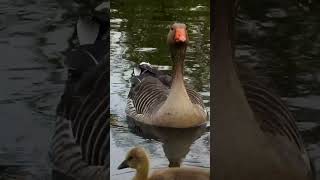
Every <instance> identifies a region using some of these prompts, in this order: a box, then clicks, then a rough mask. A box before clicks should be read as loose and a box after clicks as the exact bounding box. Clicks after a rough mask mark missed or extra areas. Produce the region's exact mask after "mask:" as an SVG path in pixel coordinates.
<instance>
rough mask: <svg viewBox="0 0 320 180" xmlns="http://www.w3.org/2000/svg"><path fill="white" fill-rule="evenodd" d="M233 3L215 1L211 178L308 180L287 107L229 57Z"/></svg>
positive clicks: (304, 158) (303, 152) (307, 168)
mask: <svg viewBox="0 0 320 180" xmlns="http://www.w3.org/2000/svg"><path fill="white" fill-rule="evenodd" d="M233 3H234V1H233V0H223V1H222V0H221V1H214V3H213V17H212V21H213V22H212V25H213V31H212V32H211V33H212V34H211V37H212V38H213V44H214V46H213V51H212V52H213V53H212V55H213V63H212V64H211V68H212V70H213V71H212V77H213V78H212V79H211V80H212V81H211V83H212V85H213V89H212V95H213V96H212V97H213V98H214V108H213V121H214V129H215V134H214V136H213V138H212V141H211V142H212V143H213V144H212V146H213V147H215V153H214V156H213V158H212V161H211V163H212V164H214V169H213V178H214V179H219V180H247V179H255V180H270V179H272V180H285V179H288V180H289V179H290V180H311V179H313V171H312V166H311V164H310V160H309V157H308V154H307V152H306V149H305V148H304V146H303V142H302V139H301V137H300V134H299V132H298V128H297V126H296V124H295V120H294V118H293V116H292V114H291V113H290V111H289V110H288V107H287V106H286V105H285V104H284V102H282V100H281V99H280V97H278V96H277V95H276V93H274V91H273V90H271V89H270V88H269V86H268V85H265V84H264V83H263V82H262V81H261V80H260V79H259V78H258V77H257V76H256V75H255V74H254V73H253V71H251V70H250V69H249V68H246V67H244V66H243V65H242V66H241V65H239V64H235V63H234V62H233V54H234V52H233V40H232V39H233V38H232V37H233V23H234V16H235V11H234V7H233Z"/></svg>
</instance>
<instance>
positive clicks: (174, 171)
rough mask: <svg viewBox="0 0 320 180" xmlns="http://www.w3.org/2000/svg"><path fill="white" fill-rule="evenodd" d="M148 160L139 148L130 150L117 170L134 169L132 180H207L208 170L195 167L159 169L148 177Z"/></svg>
mask: <svg viewBox="0 0 320 180" xmlns="http://www.w3.org/2000/svg"><path fill="white" fill-rule="evenodd" d="M149 166H150V165H149V158H148V155H147V153H146V152H145V150H144V149H143V148H141V147H135V148H133V149H131V150H130V151H129V152H128V154H127V156H126V158H125V160H124V161H123V162H122V163H121V164H120V165H119V167H118V169H124V168H129V167H130V168H134V169H136V171H137V172H136V175H135V176H134V178H133V180H157V179H161V180H175V179H185V180H188V179H190V180H191V179H192V180H209V179H210V172H209V170H206V169H203V168H196V167H182V168H166V169H160V170H157V171H155V172H153V173H152V174H151V175H149Z"/></svg>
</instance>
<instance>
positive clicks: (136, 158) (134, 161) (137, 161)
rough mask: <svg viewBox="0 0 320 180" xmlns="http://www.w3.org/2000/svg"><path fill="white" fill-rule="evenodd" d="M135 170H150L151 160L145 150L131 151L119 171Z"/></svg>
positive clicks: (136, 149) (136, 148)
mask: <svg viewBox="0 0 320 180" xmlns="http://www.w3.org/2000/svg"><path fill="white" fill-rule="evenodd" d="M125 168H133V169H136V170H138V171H139V170H148V168H149V158H148V155H147V153H146V152H145V150H144V149H143V148H141V147H135V148H133V149H131V150H130V151H129V152H128V154H127V156H126V158H125V160H124V161H123V162H122V163H121V164H120V165H119V167H118V169H125Z"/></svg>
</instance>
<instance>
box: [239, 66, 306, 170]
mask: <svg viewBox="0 0 320 180" xmlns="http://www.w3.org/2000/svg"><path fill="white" fill-rule="evenodd" d="M237 69H238V74H239V77H240V80H241V82H242V86H243V88H244V92H245V95H246V97H247V100H248V103H249V105H250V107H251V109H252V111H253V113H254V115H255V117H256V120H257V121H258V122H259V124H260V128H261V130H262V131H263V132H265V133H268V134H271V135H272V136H277V137H280V136H281V137H285V138H286V139H287V140H288V141H290V142H291V143H293V144H294V145H295V146H296V147H297V149H298V151H299V152H300V153H301V154H302V157H303V158H304V160H305V162H306V164H309V163H310V161H309V159H308V156H307V152H306V149H305V148H304V145H303V141H302V138H301V136H300V133H299V131H298V127H297V125H296V123H295V118H294V117H293V115H292V114H291V112H290V110H289V109H288V106H287V105H286V104H285V103H284V102H283V101H282V100H281V98H280V97H279V96H278V95H277V93H275V92H274V90H273V89H272V88H270V87H272V85H271V84H270V82H268V81H266V80H264V79H261V78H258V77H257V76H256V75H255V74H254V73H253V72H252V71H251V70H249V69H248V68H247V67H244V66H241V65H239V64H238V65H237Z"/></svg>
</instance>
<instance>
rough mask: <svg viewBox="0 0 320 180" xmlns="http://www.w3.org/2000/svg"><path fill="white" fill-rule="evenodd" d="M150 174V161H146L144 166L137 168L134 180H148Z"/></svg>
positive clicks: (143, 163)
mask: <svg viewBox="0 0 320 180" xmlns="http://www.w3.org/2000/svg"><path fill="white" fill-rule="evenodd" d="M148 174H149V160H148V159H147V158H145V159H144V161H143V162H142V164H141V165H140V166H139V167H138V168H137V174H136V176H135V178H134V180H147V179H148Z"/></svg>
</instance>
